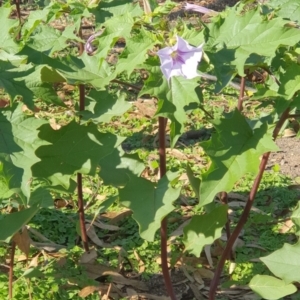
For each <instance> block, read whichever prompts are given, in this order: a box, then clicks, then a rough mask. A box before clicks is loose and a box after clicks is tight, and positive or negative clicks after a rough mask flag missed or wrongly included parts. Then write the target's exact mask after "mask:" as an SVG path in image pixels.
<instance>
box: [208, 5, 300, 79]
mask: <svg viewBox="0 0 300 300" xmlns="http://www.w3.org/2000/svg"><path fill="white" fill-rule="evenodd" d="M286 23H287V21H285V20H283V19H282V18H280V17H278V18H273V19H271V20H265V19H264V18H263V17H262V16H261V15H260V10H259V9H256V10H250V11H248V12H246V13H243V14H238V13H237V12H236V10H235V9H231V10H229V13H228V14H227V15H226V16H224V17H223V19H222V20H219V21H218V22H215V23H211V24H209V25H207V26H208V29H209V33H207V36H208V37H209V38H208V40H207V42H206V47H207V49H208V50H210V49H215V50H216V51H218V50H221V49H224V48H225V49H234V50H235V54H234V55H235V58H236V61H235V62H234V65H236V67H237V69H238V71H239V74H240V75H243V74H244V64H245V62H246V60H247V59H248V58H249V57H250V55H251V54H253V53H256V54H257V55H259V56H265V57H274V56H275V51H276V49H277V48H278V47H280V46H282V45H286V46H293V45H295V44H296V43H298V42H299V40H300V31H299V30H298V29H296V28H289V27H286V26H285V24H286ZM262 45H263V46H262ZM224 63H226V61H224Z"/></svg>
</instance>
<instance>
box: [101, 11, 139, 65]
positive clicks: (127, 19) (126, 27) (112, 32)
mask: <svg viewBox="0 0 300 300" xmlns="http://www.w3.org/2000/svg"><path fill="white" fill-rule="evenodd" d="M133 25H134V20H133V18H132V16H131V15H130V14H128V13H127V14H124V15H121V16H118V17H115V18H111V19H108V20H107V21H106V22H105V23H104V24H103V26H105V30H104V32H103V33H102V34H101V36H100V37H99V38H98V41H99V46H98V50H97V54H98V57H100V58H101V62H102V61H103V60H104V59H105V58H106V56H107V54H108V52H109V50H110V49H111V48H112V47H113V46H114V44H115V43H116V42H117V40H118V39H119V38H121V37H122V38H125V39H126V38H127V37H130V38H131V34H130V32H131V29H132V26H133Z"/></svg>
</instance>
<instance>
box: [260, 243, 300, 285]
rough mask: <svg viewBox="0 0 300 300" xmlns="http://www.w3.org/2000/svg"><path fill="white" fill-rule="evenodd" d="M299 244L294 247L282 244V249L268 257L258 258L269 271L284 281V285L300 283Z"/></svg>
mask: <svg viewBox="0 0 300 300" xmlns="http://www.w3.org/2000/svg"><path fill="white" fill-rule="evenodd" d="M299 256H300V243H299V242H298V243H297V244H295V245H290V244H284V245H283V247H282V248H281V249H279V250H277V251H274V252H273V253H271V254H270V255H268V256H265V257H260V260H261V261H262V262H263V263H265V264H266V265H267V267H268V268H269V269H270V271H271V272H272V273H273V274H274V275H275V276H277V277H279V278H281V279H283V280H284V282H285V283H286V284H289V283H291V282H293V281H300V272H299V267H300V261H299Z"/></svg>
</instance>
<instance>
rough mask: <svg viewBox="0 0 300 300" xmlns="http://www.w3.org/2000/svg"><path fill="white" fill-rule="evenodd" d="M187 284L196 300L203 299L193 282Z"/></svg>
mask: <svg viewBox="0 0 300 300" xmlns="http://www.w3.org/2000/svg"><path fill="white" fill-rule="evenodd" d="M189 286H190V288H191V290H192V292H193V294H194V296H195V298H196V299H197V300H203V299H204V297H203V296H202V295H201V294H200V292H199V290H198V288H197V286H196V285H195V284H193V283H189Z"/></svg>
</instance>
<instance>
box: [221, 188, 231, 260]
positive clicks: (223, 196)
mask: <svg viewBox="0 0 300 300" xmlns="http://www.w3.org/2000/svg"><path fill="white" fill-rule="evenodd" d="M220 194H221V195H220V200H221V202H222V203H223V204H224V205H227V204H228V194H227V193H226V192H222V193H220ZM225 230H226V237H227V241H229V239H230V235H231V233H230V220H229V214H228V212H227V222H226V225H225ZM228 259H230V260H232V261H233V260H234V256H233V253H232V251H230V253H229V255H228Z"/></svg>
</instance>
